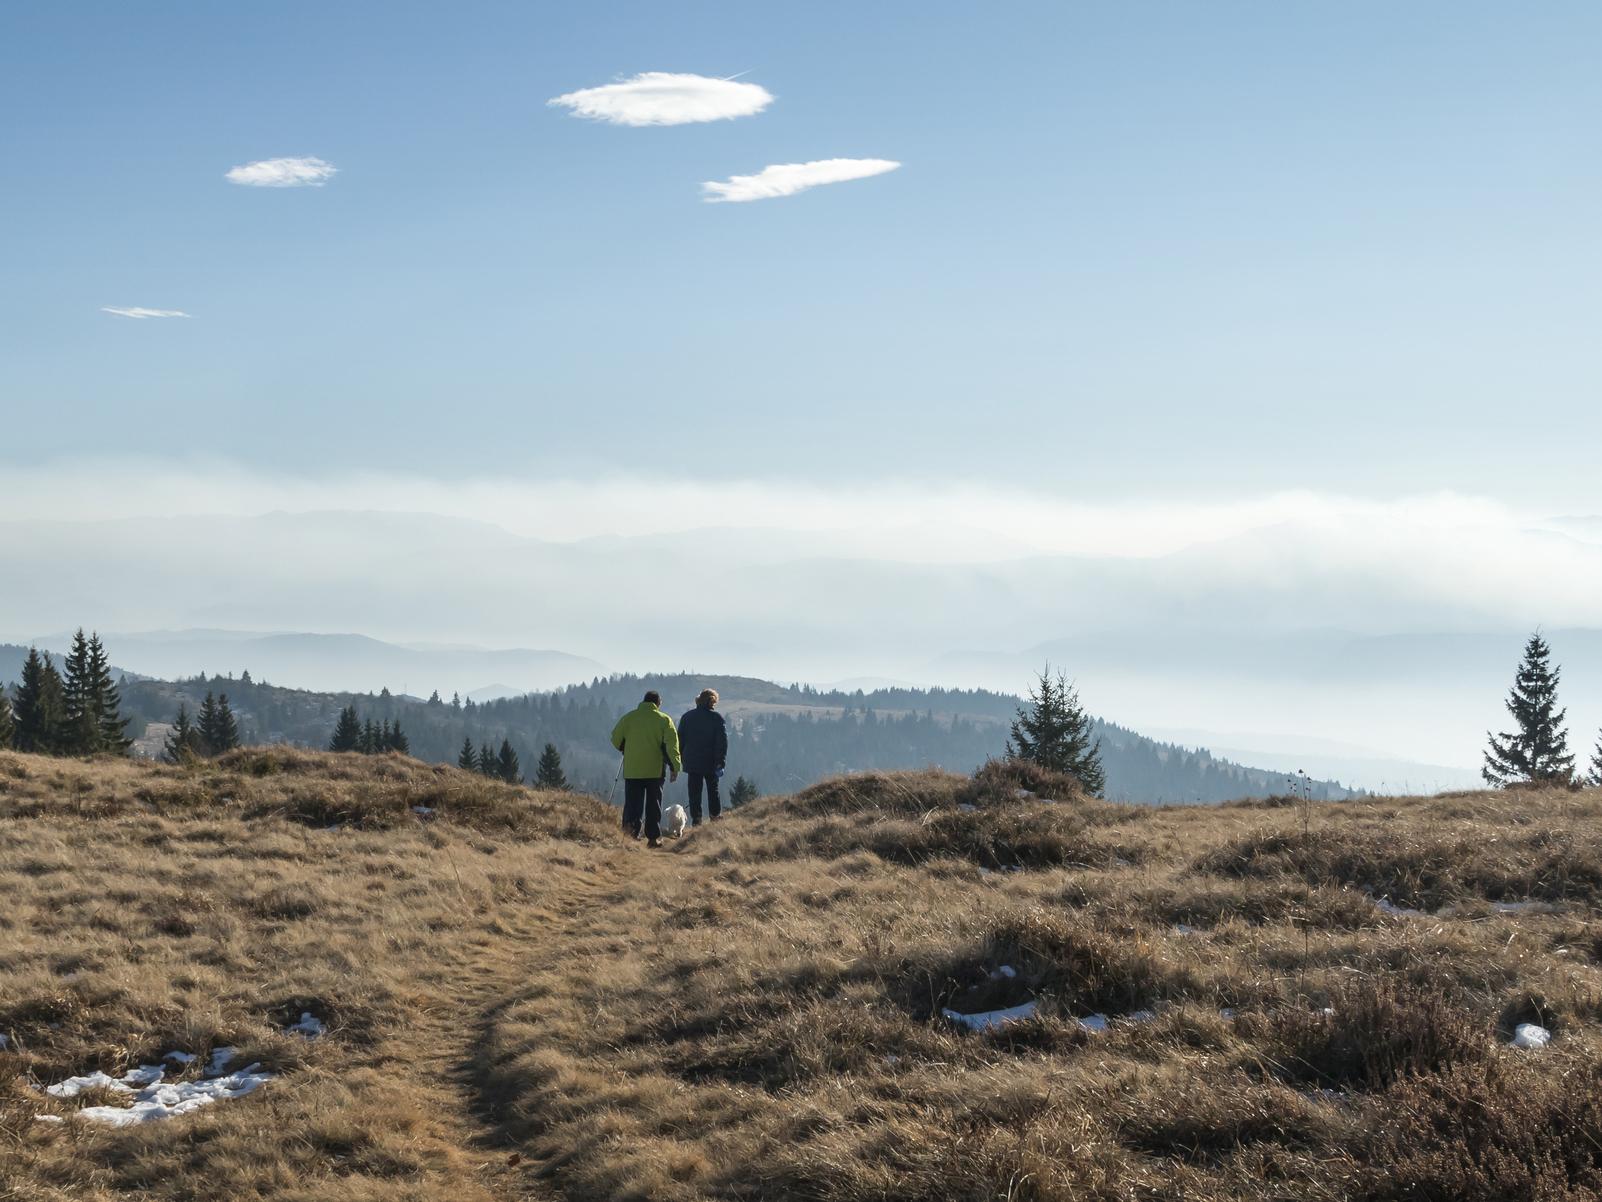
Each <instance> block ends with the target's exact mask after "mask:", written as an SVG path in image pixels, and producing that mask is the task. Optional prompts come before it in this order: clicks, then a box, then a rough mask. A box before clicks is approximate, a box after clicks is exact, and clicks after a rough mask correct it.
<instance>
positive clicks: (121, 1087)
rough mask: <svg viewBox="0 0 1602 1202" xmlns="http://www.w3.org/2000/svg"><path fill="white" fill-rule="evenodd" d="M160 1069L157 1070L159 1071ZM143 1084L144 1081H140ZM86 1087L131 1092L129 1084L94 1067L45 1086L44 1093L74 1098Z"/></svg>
mask: <svg viewBox="0 0 1602 1202" xmlns="http://www.w3.org/2000/svg"><path fill="white" fill-rule="evenodd" d="M160 1071H161V1070H159V1069H158V1070H157V1072H160ZM139 1084H141V1085H143V1084H146V1082H144V1081H141V1082H139ZM86 1089H109V1090H111V1091H112V1092H113V1093H132V1092H133V1090H132V1089H131V1088H130V1087H129V1084H128V1083H126V1082H123V1081H119V1080H118V1079H117V1078H116V1077H108V1076H107V1075H106V1074H105V1073H103V1072H101V1071H100V1070H99V1069H96V1070H95V1071H94V1072H92V1073H88V1074H86V1075H84V1076H82V1077H68V1078H67V1079H66V1080H65V1081H58V1082H56V1084H54V1085H47V1086H45V1093H47V1094H49V1095H50V1096H51V1097H52V1098H75V1097H77V1096H78V1095H79V1094H81V1093H82V1092H83V1091H84V1090H86Z"/></svg>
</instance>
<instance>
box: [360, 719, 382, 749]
mask: <svg viewBox="0 0 1602 1202" xmlns="http://www.w3.org/2000/svg"><path fill="white" fill-rule="evenodd" d="M356 750H357V751H359V752H361V753H362V754H363V755H372V754H373V752H375V751H377V750H378V723H376V722H374V721H373V720H372V719H371V718H369V719H367V721H365V722H363V723H362V737H361V741H360V742H359V743H357V744H356Z"/></svg>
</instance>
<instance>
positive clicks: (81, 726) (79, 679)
mask: <svg viewBox="0 0 1602 1202" xmlns="http://www.w3.org/2000/svg"><path fill="white" fill-rule="evenodd" d="M63 667H64V668H65V672H64V674H63V676H62V681H61V686H62V687H61V691H62V696H63V698H64V699H65V705H64V709H65V711H66V713H65V719H66V720H65V722H64V724H63V727H62V731H61V744H60V747H59V750H61V751H62V752H65V753H66V754H67V755H93V754H94V753H95V752H96V751H97V750H99V744H100V723H99V722H98V721H96V718H95V698H94V683H93V681H92V680H91V679H90V669H89V639H88V637H87V636H86V635H85V634H84V632H83V627H82V626H80V627H78V632H77V633H76V634H74V635H73V636H72V650H71V651H70V652H68V654H67V658H66V661H65V663H64V664H63Z"/></svg>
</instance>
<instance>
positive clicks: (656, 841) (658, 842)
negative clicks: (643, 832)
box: [645, 839, 662, 847]
mask: <svg viewBox="0 0 1602 1202" xmlns="http://www.w3.org/2000/svg"><path fill="white" fill-rule="evenodd" d="M645 846H647V847H661V846H662V840H660V839H647V840H646V841H645Z"/></svg>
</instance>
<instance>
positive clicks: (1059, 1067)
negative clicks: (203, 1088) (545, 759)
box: [0, 750, 1602, 1202]
mask: <svg viewBox="0 0 1602 1202" xmlns="http://www.w3.org/2000/svg"><path fill="white" fill-rule="evenodd" d="M414 807H420V808H421V810H422V811H423V812H421V813H419V812H418V810H417V809H414ZM430 811H431V812H430ZM1599 818H1602V794H1599V793H1596V792H1591V793H1580V794H1573V793H1518V792H1513V793H1505V794H1464V795H1459V796H1451V797H1441V798H1433V799H1428V800H1416V799H1411V800H1410V799H1397V800H1392V799H1380V800H1372V799H1370V800H1362V801H1356V802H1348V803H1343V804H1340V805H1330V806H1314V807H1312V808H1311V809H1310V810H1302V809H1299V808H1298V807H1296V806H1290V805H1277V804H1248V805H1231V806H1223V807H1217V808H1206V809H1199V808H1173V809H1151V808H1145V807H1132V806H1121V805H1114V804H1109V803H1104V802H1095V801H1088V800H1085V799H1082V798H1079V797H1077V796H1075V794H1074V792H1073V789H1072V786H1071V785H1070V784H1069V783H1068V782H1066V781H1063V780H1059V779H1052V778H1049V777H1044V776H1039V775H1032V774H1027V773H1020V772H1018V771H1016V770H1010V769H1009V770H1001V769H989V770H987V771H985V772H982V773H981V774H979V776H977V777H963V776H952V775H947V774H942V773H936V772H920V773H896V774H882V775H869V776H859V777H851V778H844V779H839V780H832V781H828V782H824V783H823V784H821V785H819V786H817V787H814V788H811V789H808V790H805V791H803V792H801V793H798V794H795V795H793V796H790V797H784V798H765V799H763V800H761V801H759V802H757V803H754V804H753V805H751V806H748V807H746V808H745V809H743V810H741V811H739V812H738V813H736V814H734V815H732V816H731V817H729V818H728V819H726V820H725V821H724V822H722V823H720V824H718V825H717V826H715V827H712V828H709V829H703V830H701V831H698V832H695V833H693V834H692V835H691V836H690V837H689V838H687V839H685V840H683V841H681V842H678V843H674V844H670V846H669V849H668V850H666V851H663V852H648V851H646V850H644V849H643V847H641V846H640V845H637V844H632V843H630V844H623V843H621V842H619V841H618V839H617V836H616V834H615V829H614V827H613V816H612V814H611V813H610V812H609V811H606V810H605V809H604V808H603V807H601V806H600V805H598V804H597V803H595V802H594V801H592V800H588V799H585V798H581V797H574V796H571V795H561V794H535V793H532V792H530V791H528V790H522V789H514V788H511V787H505V786H497V785H493V784H488V783H486V782H484V781H483V780H482V779H480V778H478V777H475V776H471V775H467V774H462V773H458V772H457V771H456V770H454V769H451V768H443V767H440V768H436V767H431V766H427V765H424V764H420V763H418V762H416V761H411V760H406V759H401V758H398V757H388V758H380V759H365V758H362V757H333V756H328V755H323V754H314V753H303V752H288V751H282V750H278V751H254V750H247V751H242V752H237V753H234V754H232V755H230V756H229V757H227V758H225V759H224V760H223V761H221V762H219V763H217V764H215V765H208V766H204V767H202V768H198V769H178V768H169V767H161V766H155V765H138V764H129V763H121V762H104V763H88V764H85V763H75V762H64V761H54V760H43V759H37V758H33V757H26V756H18V755H7V754H0V831H3V833H4V837H3V840H0V890H3V893H4V896H5V897H6V899H7V900H6V905H5V906H3V907H0V1034H4V1035H5V1036H6V1037H7V1039H6V1042H7V1045H8V1046H7V1047H6V1048H5V1049H4V1050H0V1198H7V1199H10V1198H18V1199H22V1198H26V1199H30V1200H31V1199H36V1198H45V1199H67V1198H73V1199H91V1200H101V1199H111V1198H122V1197H130V1196H139V1197H142V1198H154V1199H172V1200H178V1199H198V1198H220V1197H228V1198H258V1199H275V1200H279V1199H281V1200H287V1199H379V1198H382V1199H385V1202H395V1200H415V1202H446V1200H449V1202H476V1200H481V1199H512V1198H572V1199H602V1198H638V1199H646V1198H651V1199H695V1198H719V1199H746V1198H758V1197H765V1198H766V1197H799V1198H813V1199H838V1200H841V1202H855V1200H858V1199H884V1200H887V1202H888V1200H889V1199H904V1198H923V1199H971V1198H990V1197H998V1198H999V1197H1010V1198H1036V1199H1053V1200H1055V1199H1063V1200H1066V1199H1105V1200H1113V1199H1117V1200H1131V1202H1132V1200H1135V1199H1170V1198H1187V1199H1260V1200H1266V1199H1286V1200H1289V1199H1312V1198H1351V1199H1366V1200H1370V1202H1380V1200H1386V1202H1390V1200H1397V1202H1400V1200H1401V1199H1404V1198H1406V1199H1439V1200H1442V1202H1444V1200H1445V1199H1462V1200H1467V1202H1493V1200H1494V1202H1502V1200H1505V1199H1526V1200H1530V1202H1534V1200H1536V1199H1543V1200H1544V1199H1553V1200H1558V1199H1562V1200H1564V1202H1570V1200H1577V1199H1581V1198H1591V1197H1595V1196H1597V1194H1598V1192H1599V1191H1602V914H1599V911H1598V906H1599V903H1602V825H1599V821H1598V820H1599ZM1009 1008H1022V1010H1021V1011H1020V1012H1024V1011H1027V1012H1028V1013H1027V1014H1026V1016H1025V1017H1023V1018H1021V1019H1020V1020H1019V1021H1017V1022H1015V1023H1012V1024H1011V1025H1006V1026H1002V1027H999V1028H997V1029H994V1030H989V1031H984V1030H980V1031H974V1030H968V1029H966V1025H967V1024H965V1023H964V1022H963V1021H962V1020H961V1019H953V1018H952V1017H949V1016H948V1015H947V1013H946V1012H947V1011H950V1012H952V1013H954V1014H957V1015H974V1014H981V1013H987V1012H992V1011H997V1010H1002V1009H1009ZM305 1014H310V1015H311V1016H312V1017H313V1018H314V1019H316V1020H317V1021H318V1022H319V1023H321V1024H323V1025H325V1026H326V1033H324V1034H322V1035H321V1036H319V1037H317V1038H314V1039H309V1038H306V1037H305V1036H304V1035H303V1034H301V1033H300V1032H299V1031H297V1030H295V1029H294V1028H296V1027H297V1026H298V1025H299V1024H300V1016H301V1015H305ZM1522 1023H1539V1024H1540V1025H1541V1026H1543V1027H1545V1028H1547V1029H1548V1030H1549V1031H1550V1032H1551V1035H1552V1041H1551V1043H1550V1045H1549V1046H1547V1047H1545V1048H1541V1049H1523V1048H1517V1047H1514V1046H1511V1044H1510V1042H1509V1041H1510V1039H1511V1037H1512V1036H1513V1034H1514V1032H1515V1031H1516V1029H1517V1028H1518V1026H1519V1025H1520V1024H1522ZM222 1046H228V1047H232V1048H236V1049H238V1051H239V1061H240V1063H241V1064H248V1063H252V1062H254V1063H258V1064H259V1065H260V1066H261V1067H260V1069H259V1070H258V1071H259V1072H260V1073H265V1074H270V1075H271V1079H270V1080H268V1081H266V1082H265V1083H264V1084H262V1085H261V1086H260V1087H259V1088H258V1089H256V1090H255V1092H253V1093H250V1094H249V1096H243V1097H239V1098H237V1099H232V1100H223V1101H218V1102H215V1103H213V1104H211V1105H209V1106H206V1107H204V1108H202V1109H200V1110H197V1111H195V1112H194V1113H191V1114H185V1115H180V1116H178V1117H173V1118H168V1119H165V1120H164V1121H159V1122H152V1123H148V1124H145V1125H141V1126H135V1127H128V1128H117V1127H113V1126H108V1125H106V1124H104V1123H99V1122H95V1121H92V1120H90V1119H87V1118H84V1117H81V1115H80V1113H79V1112H80V1111H82V1110H84V1109H85V1108H89V1107H93V1106H96V1105H107V1104H109V1105H112V1106H121V1105H124V1104H126V1102H127V1101H128V1100H129V1098H128V1095H127V1094H126V1093H124V1094H117V1093H116V1092H115V1091H111V1090H108V1088H107V1087H106V1086H105V1085H104V1084H103V1083H102V1084H100V1085H98V1086H91V1087H89V1088H88V1089H87V1090H86V1091H85V1092H84V1093H83V1094H81V1095H80V1096H78V1097H55V1096H52V1095H51V1094H49V1093H46V1092H42V1091H41V1090H39V1089H38V1088H35V1086H39V1085H50V1084H58V1083H60V1082H63V1081H65V1080H67V1079H69V1078H71V1077H73V1076H81V1075H85V1074H88V1073H89V1072H90V1071H91V1070H96V1069H98V1070H103V1071H105V1072H106V1073H108V1074H110V1075H111V1076H113V1077H116V1076H119V1075H121V1074H123V1073H126V1072H127V1071H128V1070H129V1069H130V1068H132V1067H135V1066H138V1065H142V1064H151V1063H153V1062H155V1061H156V1060H157V1059H158V1058H160V1057H162V1056H163V1054H164V1053H166V1052H169V1051H181V1052H184V1053H188V1054H193V1055H195V1056H196V1057H198V1059H197V1060H196V1061H195V1062H194V1063H193V1064H190V1065H188V1066H182V1065H178V1064H177V1063H176V1062H171V1061H169V1062H168V1066H169V1067H168V1075H167V1080H168V1081H170V1082H172V1083H174V1085H175V1087H178V1086H189V1085H193V1084H195V1083H197V1082H199V1083H201V1084H204V1083H205V1078H204V1070H203V1067H202V1066H203V1065H204V1064H205V1063H206V1062H207V1061H208V1060H209V1059H210V1058H211V1057H212V1056H213V1054H214V1053H215V1051H216V1049H217V1048H219V1047H222ZM40 1115H44V1116H47V1117H48V1118H59V1119H61V1120H63V1121H60V1122H49V1121H41V1120H40V1118H39V1116H40Z"/></svg>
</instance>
